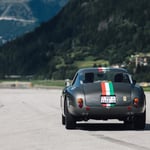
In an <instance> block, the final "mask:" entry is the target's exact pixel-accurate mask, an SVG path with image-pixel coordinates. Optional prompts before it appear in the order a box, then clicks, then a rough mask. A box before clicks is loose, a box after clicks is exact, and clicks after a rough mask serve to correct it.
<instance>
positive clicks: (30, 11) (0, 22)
mask: <svg viewBox="0 0 150 150" xmlns="http://www.w3.org/2000/svg"><path fill="white" fill-rule="evenodd" d="M67 1H68V0H0V44H2V43H5V42H6V41H9V40H12V39H14V38H16V37H17V36H20V35H22V34H24V33H26V32H29V31H31V30H33V29H34V28H35V27H37V26H38V25H39V24H40V23H41V22H45V21H47V20H49V19H51V18H52V17H53V16H54V15H56V14H57V12H58V11H59V10H60V9H61V8H62V7H63V6H64V5H65V4H66V2H67Z"/></svg>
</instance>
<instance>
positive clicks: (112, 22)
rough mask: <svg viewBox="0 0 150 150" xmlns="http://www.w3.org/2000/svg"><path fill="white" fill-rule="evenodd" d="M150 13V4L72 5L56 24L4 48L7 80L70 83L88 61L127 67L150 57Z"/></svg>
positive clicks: (78, 1)
mask: <svg viewBox="0 0 150 150" xmlns="http://www.w3.org/2000/svg"><path fill="white" fill-rule="evenodd" d="M149 8H150V1H149V0H70V2H69V3H68V4H67V5H66V6H65V7H64V9H63V10H62V11H61V12H60V13H59V14H58V15H57V16H56V17H54V18H53V19H52V20H50V21H49V22H47V23H44V24H42V25H41V26H40V27H39V28H37V29H36V30H35V31H34V32H32V33H28V34H27V35H25V36H23V37H21V38H19V39H17V40H15V41H13V42H10V43H7V44H6V45H4V46H3V47H1V48H0V73H1V76H4V75H6V74H7V75H10V74H19V75H36V76H42V77H46V78H53V79H64V78H70V77H72V74H73V73H74V72H75V71H76V70H77V69H78V68H80V67H82V65H81V64H82V63H81V62H83V61H84V62H87V63H88V62H89V61H92V62H95V63H97V62H98V64H93V65H105V66H106V65H112V64H118V63H119V64H121V63H123V62H124V61H125V60H126V59H127V58H128V57H130V55H132V54H136V53H137V52H150V9H149ZM87 66H88V64H87Z"/></svg>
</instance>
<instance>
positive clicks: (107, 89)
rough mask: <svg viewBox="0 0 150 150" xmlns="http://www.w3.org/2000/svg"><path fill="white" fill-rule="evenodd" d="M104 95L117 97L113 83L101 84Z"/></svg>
mask: <svg viewBox="0 0 150 150" xmlns="http://www.w3.org/2000/svg"><path fill="white" fill-rule="evenodd" d="M101 89H102V95H115V94H114V87H113V84H112V82H101Z"/></svg>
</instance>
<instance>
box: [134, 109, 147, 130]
mask: <svg viewBox="0 0 150 150" xmlns="http://www.w3.org/2000/svg"><path fill="white" fill-rule="evenodd" d="M145 122H146V111H145V112H144V113H143V114H142V115H139V116H135V117H134V120H133V125H134V129H135V130H144V128H145Z"/></svg>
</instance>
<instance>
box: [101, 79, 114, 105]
mask: <svg viewBox="0 0 150 150" xmlns="http://www.w3.org/2000/svg"><path fill="white" fill-rule="evenodd" d="M100 86H101V90H102V95H101V105H102V106H103V107H114V106H115V103H114V102H115V100H114V98H115V97H114V96H115V94H114V87H113V84H112V82H101V85H100ZM107 96H108V97H109V96H110V97H109V100H108V99H107Z"/></svg>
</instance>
